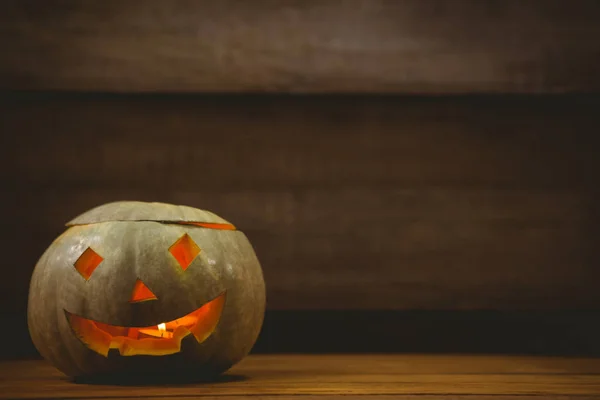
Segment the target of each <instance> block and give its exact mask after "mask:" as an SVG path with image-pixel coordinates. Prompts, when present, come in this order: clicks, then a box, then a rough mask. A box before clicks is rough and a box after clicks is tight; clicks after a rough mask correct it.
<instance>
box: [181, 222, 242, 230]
mask: <svg viewBox="0 0 600 400" xmlns="http://www.w3.org/2000/svg"><path fill="white" fill-rule="evenodd" d="M178 224H182V225H194V226H201V227H202V228H209V229H221V230H225V231H235V230H236V227H235V226H233V225H231V224H219V223H216V222H185V221H182V222H178Z"/></svg>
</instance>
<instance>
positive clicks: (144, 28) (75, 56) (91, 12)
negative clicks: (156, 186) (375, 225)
mask: <svg viewBox="0 0 600 400" xmlns="http://www.w3.org/2000/svg"><path fill="white" fill-rule="evenodd" d="M599 17H600V6H599V4H598V2H596V1H593V0H582V1H577V2H572V1H569V0H555V1H551V2H546V1H539V2H536V1H528V2H522V1H518V0H509V1H491V0H487V1H477V0H459V1H452V2H447V1H443V0H435V1H420V0H404V1H386V0H326V1H321V0H309V1H297V0H284V1H273V0H260V1H253V2H245V1H243V0H228V1H219V2H214V1H190V0H175V1H168V2H165V1H161V0H151V1H144V0H135V1H127V2H123V1H120V0H105V1H101V2H98V1H93V0H84V1H79V0H46V1H35V0H27V1H24V0H5V1H2V2H1V3H0V33H1V34H0V47H1V48H2V52H1V54H0V88H3V89H42V90H43V89H59V90H82V91H86V90H92V91H108V92H132V91H134V92H313V93H314V92H319V93H321V92H362V93H381V92H386V93H469V92H478V93H490V92H495V93H498V92H502V93H508V92H512V93H539V92H570V91H593V90H598V89H600V78H599V76H600V75H599V74H598V65H599V64H600V42H599V41H598V40H597V38H598V37H599V36H600V26H599V25H598V24H597V21H598V18H599Z"/></svg>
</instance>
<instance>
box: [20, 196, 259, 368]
mask: <svg viewBox="0 0 600 400" xmlns="http://www.w3.org/2000/svg"><path fill="white" fill-rule="evenodd" d="M67 226H68V229H67V230H66V231H65V232H64V233H63V234H62V235H61V236H59V237H58V238H57V239H56V240H55V241H54V242H53V243H52V244H51V245H50V247H49V248H48V249H47V250H46V251H45V253H44V254H43V255H42V257H41V258H40V260H39V261H38V263H37V265H36V266H35V269H34V272H33V276H32V279H31V284H30V292H29V302H28V324H29V331H30V334H31V337H32V340H33V343H34V344H35V346H36V347H37V349H38V350H39V352H40V353H41V355H42V356H43V357H44V358H46V359H47V360H48V361H50V362H51V363H52V364H54V365H55V366H56V367H57V368H58V369H60V370H61V371H63V372H64V373H65V374H67V375H71V376H75V377H83V376H90V375H98V374H112V373H115V372H116V373H132V372H133V373H140V372H142V371H147V372H152V373H158V374H162V373H164V374H169V373H177V371H185V372H186V373H188V374H198V375H203V376H214V375H217V374H219V373H221V372H223V371H225V370H226V369H228V368H229V367H230V366H232V365H233V364H235V363H236V362H238V361H239V360H241V359H242V358H243V357H244V356H245V355H246V354H247V353H248V352H249V351H250V349H251V347H252V346H253V345H254V342H255V340H256V338H257V336H258V333H259V331H260V328H261V325H262V321H263V316H264V309H265V287H264V281H263V275H262V271H261V267H260V264H259V262H258V259H257V257H256V255H255V253H254V250H253V248H252V246H251V244H250V242H249V241H248V239H247V238H246V236H245V235H244V234H243V233H242V232H241V231H239V230H237V229H236V228H235V227H234V226H233V225H232V224H231V223H229V222H228V221H226V220H224V219H222V218H220V217H219V216H217V215H215V214H213V213H211V212H208V211H203V210H199V209H195V208H191V207H186V206H175V205H170V204H165V203H144V202H131V201H127V202H116V203H109V204H105V205H103V206H99V207H97V208H94V209H92V210H90V211H88V212H86V213H84V214H82V215H80V216H78V217H76V218H75V219H73V220H72V221H71V222H69V223H68V224H67Z"/></svg>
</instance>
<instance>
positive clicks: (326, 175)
mask: <svg viewBox="0 0 600 400" xmlns="http://www.w3.org/2000/svg"><path fill="white" fill-rule="evenodd" d="M597 101H598V98H597V97H594V96H590V97H571V96H566V97H558V98H536V97H527V98H521V97H518V98H515V97H510V96H509V97H501V98H489V97H484V98H481V97H467V98H441V99H440V98H439V99H431V98H430V99H408V98H380V97H379V98H378V97H375V98H370V97H369V98H365V97H348V98H340V97H252V96H250V97H245V96H240V97H235V96H234V97H218V96H216V97H202V96H200V97H199V96H149V97H143V96H71V95H64V96H62V95H50V96H48V95H26V94H22V95H5V96H4V97H3V98H2V105H3V107H1V108H0V124H2V126H1V127H2V130H3V131H4V132H9V133H13V134H10V135H4V136H2V138H1V139H0V140H2V141H3V143H2V148H3V149H6V150H9V151H5V153H6V154H5V155H4V156H3V157H0V163H2V165H3V166H4V167H3V168H0V177H1V178H2V180H3V186H2V188H0V190H1V191H2V194H3V196H2V198H1V201H2V202H3V204H4V205H3V207H2V210H3V213H4V216H3V217H2V221H3V223H4V224H5V226H6V227H7V229H9V231H10V232H12V235H10V236H9V237H7V238H5V240H4V241H3V245H4V246H6V249H7V250H6V251H4V252H3V254H4V257H5V258H4V260H5V262H6V263H7V265H19V266H20V267H19V268H15V269H14V270H13V272H12V274H13V276H14V278H13V279H12V280H3V281H2V283H0V287H2V290H0V299H1V300H2V301H1V302H0V304H2V305H3V306H2V307H5V308H6V309H7V311H16V310H17V309H16V308H17V307H20V308H19V309H20V310H22V309H23V308H24V302H17V303H15V302H14V301H13V298H15V296H16V298H21V299H24V298H25V297H26V293H27V290H28V283H29V277H30V274H31V270H32V268H33V266H34V264H35V262H36V260H37V258H38V257H39V255H40V254H41V253H42V252H43V250H44V249H45V248H46V246H48V245H49V243H50V242H51V241H52V240H53V238H54V237H55V236H56V235H58V234H59V233H60V232H61V231H62V229H63V224H64V222H65V221H67V220H69V219H71V218H72V217H73V216H74V215H76V214H78V213H81V212H83V211H85V210H86V209H88V208H91V207H94V206H96V205H98V204H101V203H104V202H108V201H114V200H122V199H139V200H147V201H166V202H173V203H179V204H188V205H191V206H197V207H201V208H207V209H211V210H213V211H215V212H217V213H219V214H221V215H223V216H224V217H226V218H228V219H231V220H232V221H234V222H235V223H236V225H237V226H239V227H240V229H242V230H244V231H245V232H246V233H247V234H248V236H249V237H250V239H251V241H252V243H253V244H254V246H255V248H256V250H257V252H258V256H259V258H260V260H261V262H262V264H263V267H264V270H265V276H266V278H267V287H268V307H269V308H270V309H405V310H406V309H482V308H483V309H509V310H510V309H546V310H548V309H597V308H598V305H600V292H598V291H597V290H596V288H595V282H597V281H598V279H599V278H600V275H599V274H600V271H599V270H598V268H596V266H597V265H598V261H599V260H600V249H598V247H597V242H598V239H599V238H600V224H599V223H598V222H599V221H600V201H598V199H599V195H600V193H599V192H598V187H599V185H598V172H597V171H600V158H598V157H597V154H598V153H599V152H600V140H599V139H598V135H596V132H597V131H598V130H599V128H600V116H598V114H597V107H596V104H597ZM24 238H27V240H24Z"/></svg>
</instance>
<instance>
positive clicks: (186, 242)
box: [169, 233, 200, 271]
mask: <svg viewBox="0 0 600 400" xmlns="http://www.w3.org/2000/svg"><path fill="white" fill-rule="evenodd" d="M169 252H170V253H171V254H172V255H173V257H175V259H176V260H177V262H178V263H179V265H181V268H183V270H184V271H185V270H186V269H187V268H188V267H189V266H190V264H191V263H192V261H194V258H196V256H197V255H198V254H200V247H198V245H197V244H196V242H194V241H193V240H192V238H191V237H190V236H189V235H188V234H187V233H186V234H185V235H183V236H182V237H180V238H179V239H177V241H176V242H175V243H173V245H172V246H171V247H169Z"/></svg>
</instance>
